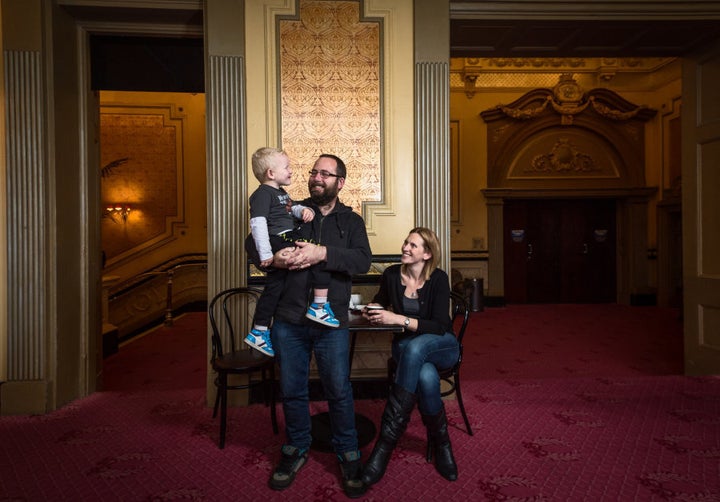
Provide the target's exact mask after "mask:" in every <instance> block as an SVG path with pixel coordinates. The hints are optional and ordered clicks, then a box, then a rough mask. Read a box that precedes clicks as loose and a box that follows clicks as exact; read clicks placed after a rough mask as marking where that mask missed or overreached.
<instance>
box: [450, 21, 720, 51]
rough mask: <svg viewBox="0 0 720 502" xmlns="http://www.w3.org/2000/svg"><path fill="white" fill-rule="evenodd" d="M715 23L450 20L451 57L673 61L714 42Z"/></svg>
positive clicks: (717, 30)
mask: <svg viewBox="0 0 720 502" xmlns="http://www.w3.org/2000/svg"><path fill="white" fill-rule="evenodd" d="M718 34H720V20H700V21H668V20H663V21H590V20H583V21H567V20H565V21H559V20H537V19H533V20H497V19H492V20H480V19H451V21H450V55H451V56H452V57H484V58H488V57H504V58H505V57H676V56H683V55H686V54H688V53H690V52H692V51H694V50H697V49H700V48H702V47H703V46H706V45H707V44H708V43H710V42H712V41H714V40H716V39H718Z"/></svg>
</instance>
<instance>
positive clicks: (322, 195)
mask: <svg viewBox="0 0 720 502" xmlns="http://www.w3.org/2000/svg"><path fill="white" fill-rule="evenodd" d="M314 186H318V187H320V188H322V189H323V191H322V192H319V193H318V192H314V191H312V190H311V191H310V199H311V200H312V201H313V203H315V205H316V206H326V205H328V204H330V203H331V202H332V201H333V200H334V199H335V198H336V197H337V194H338V191H339V190H338V189H337V185H333V186H327V185H325V186H324V187H323V186H322V185H313V187H314ZM311 188H312V187H311Z"/></svg>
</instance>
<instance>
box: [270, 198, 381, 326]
mask: <svg viewBox="0 0 720 502" xmlns="http://www.w3.org/2000/svg"><path fill="white" fill-rule="evenodd" d="M303 205H306V206H309V207H311V208H312V209H313V210H314V211H315V219H313V221H312V222H311V223H306V224H304V225H303V227H304V229H303V236H304V237H306V238H308V239H309V240H311V241H312V242H314V243H315V244H319V245H321V246H326V247H327V261H326V262H325V270H326V271H327V272H330V273H331V275H332V279H331V282H330V288H329V291H328V301H329V302H330V305H331V306H332V309H333V312H334V313H335V317H336V318H337V319H338V320H339V321H340V326H341V327H345V326H346V325H347V319H348V305H349V304H350V293H351V289H352V276H353V275H356V274H364V273H366V272H367V271H368V270H369V269H370V263H371V262H372V252H371V251H370V243H369V241H368V236H367V231H366V229H365V222H364V221H363V219H362V217H360V215H358V214H357V213H355V212H354V211H353V210H352V208H350V207H349V206H346V205H345V204H343V203H342V202H340V201H339V200H338V201H337V202H336V204H335V207H334V208H333V210H332V211H331V212H330V213H329V214H327V215H325V216H323V215H322V214H321V213H320V209H319V208H318V207H317V206H316V205H315V204H313V203H312V200H311V199H305V201H303ZM305 231H307V233H306V232H305ZM308 300H312V286H311V284H310V274H309V273H308V271H307V270H297V271H290V272H289V273H288V274H287V276H286V280H285V287H284V289H283V292H282V294H281V295H280V301H279V302H278V306H277V309H276V310H275V319H280V320H282V321H285V322H289V323H292V324H304V323H306V322H309V323H311V322H312V321H310V320H308V319H306V318H305V312H306V311H307V306H308Z"/></svg>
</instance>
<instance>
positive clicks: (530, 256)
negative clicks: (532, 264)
mask: <svg viewBox="0 0 720 502" xmlns="http://www.w3.org/2000/svg"><path fill="white" fill-rule="evenodd" d="M527 246H528V251H527V259H528V261H530V260H532V254H533V248H532V244H530V243H528V245H527Z"/></svg>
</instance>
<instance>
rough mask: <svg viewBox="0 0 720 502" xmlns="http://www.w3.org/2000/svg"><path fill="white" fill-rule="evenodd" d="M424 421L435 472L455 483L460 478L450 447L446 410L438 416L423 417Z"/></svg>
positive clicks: (441, 411)
mask: <svg viewBox="0 0 720 502" xmlns="http://www.w3.org/2000/svg"><path fill="white" fill-rule="evenodd" d="M422 419H423V423H424V424H425V427H427V432H428V440H429V441H430V442H431V445H430V448H431V452H432V454H433V456H434V457H435V470H437V471H438V472H439V473H440V475H441V476H442V477H444V478H445V479H447V480H449V481H455V480H456V479H457V477H458V468H457V464H456V463H455V457H454V456H453V452H452V446H451V445H450V434H449V433H448V424H447V416H446V415H445V408H443V409H442V410H440V413H438V414H437V415H423V416H422Z"/></svg>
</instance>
